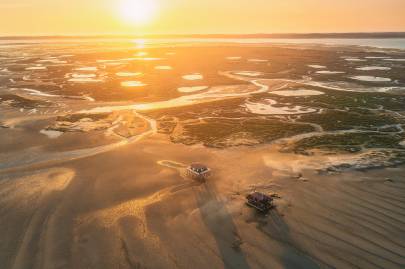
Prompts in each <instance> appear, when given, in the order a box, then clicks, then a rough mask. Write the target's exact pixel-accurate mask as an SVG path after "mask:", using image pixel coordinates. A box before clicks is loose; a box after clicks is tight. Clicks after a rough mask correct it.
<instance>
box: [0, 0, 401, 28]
mask: <svg viewBox="0 0 405 269" xmlns="http://www.w3.org/2000/svg"><path fill="white" fill-rule="evenodd" d="M122 1H128V0H0V35H39V34H148V33H149V34H156V33H162V34H172V33H279V32H354V31H367V32H369V31H405V16H404V11H405V0H133V1H143V2H145V1H146V2H147V1H152V2H154V6H155V9H154V12H153V16H152V15H151V16H150V18H149V19H148V20H147V22H145V23H143V24H142V25H137V24H136V23H133V22H132V23H130V22H129V21H128V20H125V19H124V16H123V14H122V10H121V11H120V6H121V2H122Z"/></svg>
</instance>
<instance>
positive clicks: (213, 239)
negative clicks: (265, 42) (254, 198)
mask: <svg viewBox="0 0 405 269" xmlns="http://www.w3.org/2000/svg"><path fill="white" fill-rule="evenodd" d="M162 160H168V161H173V162H177V163H180V164H182V163H183V164H188V163H190V162H195V161H198V162H203V163H206V164H207V165H209V166H210V167H212V169H213V171H214V175H213V176H212V177H211V178H210V179H209V181H208V182H207V183H205V184H201V183H199V182H195V181H193V180H190V179H187V178H184V177H182V174H183V173H182V171H181V169H182V168H177V167H176V166H174V167H168V166H165V165H164V164H163V165H162V164H159V161H162ZM289 161H290V162H289ZM289 164H290V165H289ZM179 167H181V165H179ZM235 167H238V169H235ZM276 167H277V168H276ZM404 170H405V169H404V168H392V169H386V170H374V171H368V172H348V173H344V174H338V175H327V174H325V175H322V174H318V173H315V172H314V170H301V167H300V166H299V160H296V159H294V158H293V156H289V155H286V154H280V153H277V151H274V150H272V149H271V147H269V146H260V147H256V148H254V149H252V148H250V147H241V148H238V149H230V150H227V151H223V150H217V149H208V148H205V147H201V146H193V147H191V148H190V147H189V146H184V145H180V144H172V143H168V142H166V141H165V139H163V138H161V137H160V136H159V135H153V136H151V137H149V138H146V139H145V140H142V141H139V142H138V143H134V144H130V145H127V146H125V147H121V148H118V149H116V150H113V151H109V152H106V153H102V154H98V155H96V156H90V157H86V158H82V159H80V160H74V161H66V162H62V163H59V164H57V165H55V164H50V165H47V164H46V163H45V164H42V166H41V167H40V168H26V169H23V170H21V171H18V172H15V173H1V174H0V177H1V181H0V184H1V188H0V189H1V198H0V204H1V209H2V210H1V213H0V214H1V217H0V220H1V222H0V230H1V231H3V232H2V233H3V234H4V237H3V240H2V241H1V243H0V248H1V250H2V251H1V252H0V253H1V254H0V261H1V263H2V264H3V266H5V267H4V268H190V267H191V266H192V267H194V268H207V266H209V267H210V268H320V267H321V268H325V267H326V268H329V267H335V268H355V267H360V268H403V265H404V263H405V257H404V254H403V253H404V250H405V238H404V232H405V231H404V228H403V227H404V223H405V215H404V210H403V209H404V208H405V195H404V191H403V190H404V188H405V181H404V178H403V176H401V173H402V174H403V172H404ZM298 173H302V177H299V178H298V177H297V174H298ZM388 178H389V179H388ZM253 189H256V190H260V191H264V192H269V193H277V194H278V195H279V196H280V199H277V200H276V205H277V207H276V209H275V210H273V211H271V212H270V214H269V215H268V216H263V215H260V214H258V213H256V212H255V211H254V210H252V209H251V208H249V207H246V206H245V204H244V201H245V200H244V196H245V194H247V193H249V192H250V191H252V190H253Z"/></svg>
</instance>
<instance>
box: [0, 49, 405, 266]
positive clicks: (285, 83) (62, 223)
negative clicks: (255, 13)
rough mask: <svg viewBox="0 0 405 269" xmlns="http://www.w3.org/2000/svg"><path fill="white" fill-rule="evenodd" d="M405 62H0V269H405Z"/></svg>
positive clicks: (299, 57) (267, 56)
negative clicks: (254, 197)
mask: <svg viewBox="0 0 405 269" xmlns="http://www.w3.org/2000/svg"><path fill="white" fill-rule="evenodd" d="M404 58H405V52H404V51H403V50H396V49H381V48H378V49H377V48H375V49H374V48H371V47H358V46H333V47H328V46H313V45H305V44H301V45H299V44H296V45H277V44H267V45H266V44H228V43H226V44H195V43H193V44H190V45H188V44H176V43H173V44H170V45H150V46H148V45H146V46H144V47H142V48H140V47H137V46H135V45H134V43H133V42H129V43H118V42H117V43H116V44H114V43H105V44H104V43H102V44H99V43H97V44H92V43H85V44H79V45H75V46H72V44H58V45H55V44H52V43H45V44H36V43H35V44H24V45H21V44H14V45H7V46H0V234H1V238H2V240H0V265H1V267H2V268H3V267H4V268H13V269H14V268H16V269H19V268H38V269H47V268H49V269H53V268H95V269H101V268H106V269H107V268H190V267H193V268H404V266H405V255H404V253H405V228H404V227H405V210H404V208H405V192H404V189H405V177H404V176H403V175H404V172H405V131H404V127H405V73H404V70H405V62H404V61H403V59H404ZM191 163H203V164H205V165H207V166H208V167H210V168H211V170H212V176H211V177H210V178H209V179H208V180H207V181H206V182H205V183H202V182H199V181H195V180H193V179H191V178H189V177H187V176H186V174H185V168H186V167H187V166H188V165H190V164H191ZM252 191H260V192H263V193H266V194H269V195H275V197H277V198H276V199H275V206H276V207H275V209H273V210H272V211H270V212H269V213H268V214H260V213H258V212H256V211H254V209H252V208H250V207H247V206H246V205H245V196H246V195H247V194H249V193H250V192H252Z"/></svg>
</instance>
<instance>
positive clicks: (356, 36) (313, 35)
mask: <svg viewBox="0 0 405 269" xmlns="http://www.w3.org/2000/svg"><path fill="white" fill-rule="evenodd" d="M79 38H80V39H101V38H114V39H132V38H133V39H139V38H146V39H164V38H171V39H176V38H179V39H180V38H225V39H226V38H240V39H256V38H274V39H323V38H325V39H331V38H332V39H333V38H339V39H375V38H379V39H383V38H390V39H392V38H405V32H376V33H305V34H297V33H285V34H177V35H43V36H29V35H27V36H0V40H38V39H79Z"/></svg>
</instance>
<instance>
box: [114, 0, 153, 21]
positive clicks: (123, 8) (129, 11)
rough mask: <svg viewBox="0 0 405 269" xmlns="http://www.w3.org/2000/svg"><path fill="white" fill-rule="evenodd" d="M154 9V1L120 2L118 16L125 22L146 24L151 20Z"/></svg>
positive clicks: (129, 0)
mask: <svg viewBox="0 0 405 269" xmlns="http://www.w3.org/2000/svg"><path fill="white" fill-rule="evenodd" d="M156 9H157V5H156V2H155V1H154V0H121V5H120V14H121V17H122V18H123V19H124V20H125V21H126V22H129V23H132V24H146V23H148V22H150V21H151V20H152V19H153V17H154V15H155V13H156Z"/></svg>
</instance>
